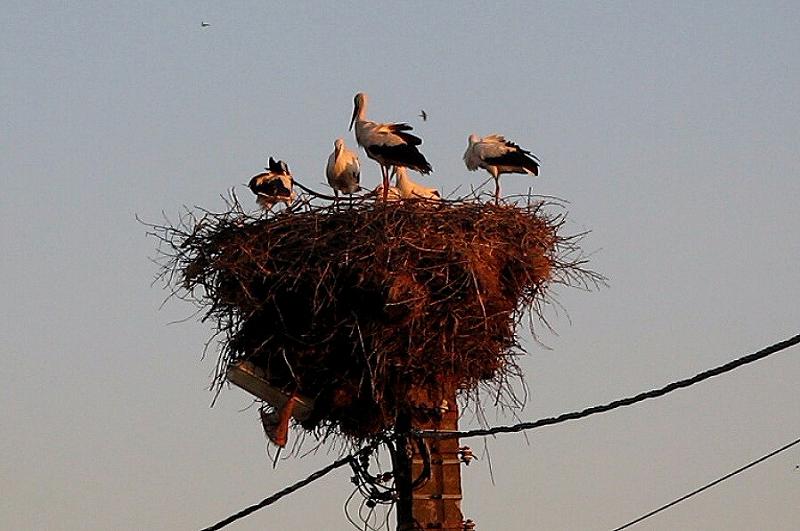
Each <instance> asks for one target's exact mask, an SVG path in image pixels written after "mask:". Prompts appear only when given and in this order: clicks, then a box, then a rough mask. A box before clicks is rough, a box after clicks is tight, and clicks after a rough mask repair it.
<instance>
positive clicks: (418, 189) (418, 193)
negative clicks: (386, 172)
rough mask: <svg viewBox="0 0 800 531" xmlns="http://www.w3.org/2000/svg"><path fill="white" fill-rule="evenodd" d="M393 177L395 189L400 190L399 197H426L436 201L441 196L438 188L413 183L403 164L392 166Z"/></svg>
mask: <svg viewBox="0 0 800 531" xmlns="http://www.w3.org/2000/svg"><path fill="white" fill-rule="evenodd" d="M394 174H395V178H396V179H397V189H398V191H399V192H400V197H402V198H403V199H427V200H429V201H438V200H439V199H441V198H442V195H441V194H440V193H439V190H437V189H436V188H428V187H427V186H422V185H421V184H419V183H415V182H414V181H412V180H411V177H409V176H408V172H407V171H406V168H405V166H395V167H394Z"/></svg>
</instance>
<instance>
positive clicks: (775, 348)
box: [414, 334, 800, 439]
mask: <svg viewBox="0 0 800 531" xmlns="http://www.w3.org/2000/svg"><path fill="white" fill-rule="evenodd" d="M798 343H800V334H798V335H796V336H794V337H791V338H789V339H786V340H784V341H781V342H779V343H775V344H774V345H771V346H769V347H766V348H764V349H761V350H759V351H758V352H754V353H752V354H748V355H746V356H742V357H741V358H738V359H735V360H733V361H730V362H728V363H726V364H724V365H720V366H719V367H715V368H713V369H708V370H706V371H703V372H701V373H698V374H696V375H695V376H692V377H691V378H686V379H685V380H679V381H677V382H672V383H670V384H667V385H665V386H664V387H661V388H660V389H653V390H651V391H645V392H643V393H639V394H638V395H635V396H631V397H627V398H620V399H618V400H614V401H613V402H609V403H607V404H603V405H599V406H592V407H589V408H586V409H584V410H581V411H572V412H570V413H562V414H561V415H558V416H556V417H546V418H542V419H539V420H536V421H533V422H521V423H519V424H514V425H513V426H495V427H494V428H481V429H475V430H468V431H448V432H443V431H442V432H440V431H433V430H431V431H427V430H424V431H420V430H417V431H414V433H415V434H416V435H419V436H422V437H428V438H432V439H465V438H468V437H482V436H486V435H495V434H498V433H518V432H521V431H526V430H532V429H535V428H541V427H542V426H551V425H553V424H560V423H562V422H566V421H568V420H576V419H581V418H584V417H588V416H590V415H595V414H597V413H605V412H606V411H611V410H612V409H617V408H620V407H624V406H630V405H633V404H636V403H637V402H641V401H643V400H648V399H651V398H659V397H661V396H664V395H666V394H668V393H671V392H672V391H677V390H678V389H683V388H685V387H689V386H691V385H694V384H696V383H699V382H702V381H703V380H707V379H709V378H711V377H713V376H718V375H720V374H723V373H726V372H729V371H732V370H733V369H736V368H738V367H741V366H742V365H746V364H748V363H752V362H754V361H758V360H760V359H763V358H766V357H767V356H770V355H772V354H775V353H776V352H780V351H781V350H785V349H787V348H789V347H792V346H794V345H797V344H798Z"/></svg>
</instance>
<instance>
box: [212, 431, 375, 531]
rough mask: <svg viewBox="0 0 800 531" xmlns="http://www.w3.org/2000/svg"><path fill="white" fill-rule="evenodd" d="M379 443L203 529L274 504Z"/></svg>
mask: <svg viewBox="0 0 800 531" xmlns="http://www.w3.org/2000/svg"><path fill="white" fill-rule="evenodd" d="M379 443H380V441H376V442H373V443H371V444H369V445H367V446H365V447H363V448H361V449H360V450H358V451H357V452H354V453H352V454H350V455H346V456H344V457H342V458H340V459H337V460H336V461H334V462H333V463H331V464H329V465H328V466H326V467H324V468H321V469H319V470H317V471H316V472H314V473H312V474H310V475H309V476H308V477H306V478H305V479H301V480H300V481H297V482H296V483H293V484H292V485H289V486H288V487H286V488H284V489H281V490H279V491H278V492H276V493H275V494H273V495H271V496H268V497H266V498H264V499H263V500H261V501H260V502H258V503H255V504H253V505H251V506H249V507H245V508H244V509H242V510H241V511H239V512H238V513H236V514H233V515H231V516H229V517H227V518H225V519H224V520H220V521H219V522H217V523H216V524H214V525H212V526H210V527H206V528H204V529H203V530H202V531H217V530H218V529H222V528H223V527H225V526H227V525H228V524H231V523H233V522H235V521H236V520H239V519H241V518H244V517H245V516H247V515H249V514H251V513H254V512H256V511H257V510H259V509H263V508H264V507H266V506H268V505H272V504H273V503H275V502H276V501H278V500H280V499H281V498H283V497H284V496H288V495H289V494H291V493H293V492H295V491H297V490H300V489H302V488H303V487H305V486H306V485H308V484H309V483H312V482H314V481H316V480H318V479H320V478H321V477H323V476H325V475H327V474H329V473H330V472H333V471H334V470H336V469H337V468H341V467H343V466H344V465H347V464H350V463H351V462H353V461H355V460H356V459H358V458H359V457H360V456H361V455H364V454H369V453H372V452H373V451H374V450H375V448H376V447H377V446H378V444H379Z"/></svg>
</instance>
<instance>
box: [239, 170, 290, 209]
mask: <svg viewBox="0 0 800 531" xmlns="http://www.w3.org/2000/svg"><path fill="white" fill-rule="evenodd" d="M264 169H265V170H267V171H266V172H265V173H259V174H258V175H255V176H254V177H253V178H252V179H250V183H249V184H248V186H249V187H250V190H251V191H252V192H253V193H254V194H256V202H257V203H258V204H259V205H261V208H263V209H264V210H272V207H274V206H275V205H276V204H278V203H284V204H285V205H286V206H289V205H291V204H292V202H293V201H294V200H295V197H296V194H295V192H294V179H293V178H292V174H291V173H290V172H289V166H288V165H287V164H286V163H285V162H283V161H282V160H278V161H276V160H275V159H273V158H272V157H270V158H269V166H268V167H267V168H264Z"/></svg>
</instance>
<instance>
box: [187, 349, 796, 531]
mask: <svg viewBox="0 0 800 531" xmlns="http://www.w3.org/2000/svg"><path fill="white" fill-rule="evenodd" d="M798 343H800V334H798V335H796V336H794V337H791V338H789V339H787V340H785V341H781V342H779V343H775V344H774V345H771V346H769V347H766V348H764V349H762V350H759V351H758V352H754V353H753V354H748V355H747V356H743V357H741V358H739V359H736V360H734V361H731V362H728V363H726V364H724V365H720V366H719V367H716V368H713V369H709V370H707V371H703V372H701V373H699V374H697V375H695V376H693V377H691V378H687V379H685V380H680V381H677V382H673V383H671V384H668V385H666V386H664V387H662V388H661V389H655V390H653V391H647V392H644V393H639V394H638V395H636V396H633V397H629V398H622V399H619V400H615V401H613V402H609V403H608V404H604V405H600V406H593V407H590V408H587V409H584V410H582V411H573V412H571V413H564V414H561V415H559V416H557V417H547V418H543V419H539V420H537V421H534V422H523V423H520V424H516V425H514V426H497V427H494V428H487V429H478V430H470V431H453V432H435V431H420V432H416V433H415V434H416V435H421V436H423V437H429V438H435V439H450V438H456V437H458V438H467V437H479V436H485V435H494V434H496V433H514V432H520V431H525V430H532V429H535V428H540V427H542V426H550V425H553V424H559V423H561V422H566V421H568V420H576V419H580V418H584V417H588V416H590V415H594V414H597V413H603V412H606V411H610V410H612V409H616V408H618V407H623V406H629V405H632V404H635V403H637V402H641V401H642V400H647V399H650V398H657V397H660V396H663V395H665V394H667V393H670V392H672V391H675V390H677V389H681V388H684V387H689V386H690V385H694V384H696V383H698V382H701V381H703V380H706V379H708V378H711V377H712V376H717V375H720V374H723V373H726V372H728V371H731V370H733V369H735V368H737V367H740V366H742V365H746V364H748V363H752V362H754V361H757V360H760V359H762V358H766V357H767V356H769V355H771V354H775V353H776V352H780V351H781V350H785V349H787V348H789V347H792V346H794V345H797V344H798ZM400 435H402V434H395V435H394V436H393V437H387V438H386V439H385V440H383V441H376V442H373V443H372V444H370V445H368V446H365V447H364V448H362V449H360V450H358V451H357V452H354V453H352V454H350V455H347V456H345V457H342V458H341V459H337V460H336V461H334V462H333V463H331V464H329V465H328V466H326V467H324V468H321V469H319V470H317V471H316V472H314V473H312V474H311V475H309V476H308V477H306V478H305V479H302V480H300V481H298V482H296V483H294V484H292V485H289V486H288V487H286V488H284V489H282V490H279V491H278V492H276V493H275V494H273V495H271V496H269V497H267V498H264V499H263V500H261V501H260V502H258V503H256V504H254V505H251V506H249V507H246V508H244V509H242V510H241V511H239V512H238V513H236V514H233V515H231V516H229V517H228V518H225V519H224V520H221V521H219V522H217V523H216V524H214V525H212V526H211V527H207V528H205V529H203V530H202V531H217V530H219V529H222V528H223V527H225V526H227V525H228V524H230V523H233V522H235V521H236V520H239V519H241V518H244V517H245V516H247V515H249V514H251V513H254V512H255V511H257V510H259V509H263V508H264V507H267V506H268V505H272V504H273V503H275V502H276V501H278V500H279V499H281V498H283V497H285V496H288V495H289V494H291V493H293V492H295V491H297V490H300V489H301V488H303V487H305V486H306V485H308V484H309V483H312V482H314V481H316V480H318V479H320V478H321V477H323V476H325V475H327V474H328V473H330V472H332V471H334V470H336V469H337V468H341V467H343V466H344V465H346V464H348V463H350V462H352V461H353V460H355V459H357V458H358V457H359V456H361V455H363V454H368V453H370V452H372V451H374V449H375V448H376V447H377V446H378V444H380V443H382V442H387V441H389V440H391V439H394V438H396V437H399V436H400ZM798 442H800V440H798V441H795V442H793V443H791V444H790V445H788V446H786V447H784V448H781V449H779V450H777V451H776V452H774V453H773V454H770V455H768V456H766V457H763V458H761V459H760V460H759V461H756V462H754V463H751V464H750V465H747V467H745V468H742V469H741V470H744V469H746V468H748V467H750V466H753V465H754V464H757V463H758V462H760V461H763V460H764V459H767V458H769V457H771V456H772V455H775V453H778V452H781V451H783V450H785V449H786V448H789V447H790V446H792V445H794V444H797V443H798ZM741 470H739V471H736V472H735V473H738V472H741ZM735 473H734V474H735ZM734 474H730V475H734ZM730 475H729V476H727V477H730ZM727 477H725V478H721V479H719V480H717V481H716V482H715V483H714V484H716V483H719V482H720V481H723V480H725V479H727ZM709 486H710V485H709ZM704 488H708V486H707V487H704ZM701 490H702V489H701ZM697 492H700V491H697ZM694 494H696V492H695V493H692V494H690V496H691V495H694ZM686 497H689V496H686ZM686 497H684V499H685V498H686ZM678 501H681V500H678ZM675 503H677V501H676V502H673V503H672V505H674V504H675ZM664 508H666V507H664ZM664 508H661V509H658V510H657V511H655V512H658V511H661V510H663V509H664ZM655 512H654V513H652V514H655ZM647 516H650V515H645V516H644V517H643V518H646V517H647ZM643 518H642V519H643ZM627 525H631V524H627ZM619 529H623V528H619ZM615 531H617V530H615Z"/></svg>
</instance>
